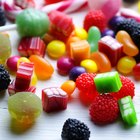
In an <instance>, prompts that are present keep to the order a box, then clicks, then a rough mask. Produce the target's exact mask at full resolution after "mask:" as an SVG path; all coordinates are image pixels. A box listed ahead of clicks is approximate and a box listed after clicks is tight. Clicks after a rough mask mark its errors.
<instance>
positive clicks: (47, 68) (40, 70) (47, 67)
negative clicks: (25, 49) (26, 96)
mask: <svg viewBox="0 0 140 140" xmlns="http://www.w3.org/2000/svg"><path fill="white" fill-rule="evenodd" d="M29 60H30V61H31V62H33V63H34V66H35V73H36V75H37V78H38V79H40V80H46V79H48V78H50V77H51V76H52V74H53V72H54V68H53V67H52V65H51V64H50V63H49V62H48V61H47V60H45V59H43V58H42V57H40V56H38V55H31V56H30V57H29Z"/></svg>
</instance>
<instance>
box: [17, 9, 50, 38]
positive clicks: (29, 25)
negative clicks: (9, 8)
mask: <svg viewBox="0 0 140 140" xmlns="http://www.w3.org/2000/svg"><path fill="white" fill-rule="evenodd" d="M16 24H17V29H18V32H19V34H20V35H21V36H22V37H24V36H42V35H43V34H45V33H46V32H47V31H48V28H49V19H48V17H47V15H46V14H45V13H44V12H41V11H39V10H35V9H26V10H24V11H23V12H21V13H20V14H19V15H18V16H17V17H16Z"/></svg>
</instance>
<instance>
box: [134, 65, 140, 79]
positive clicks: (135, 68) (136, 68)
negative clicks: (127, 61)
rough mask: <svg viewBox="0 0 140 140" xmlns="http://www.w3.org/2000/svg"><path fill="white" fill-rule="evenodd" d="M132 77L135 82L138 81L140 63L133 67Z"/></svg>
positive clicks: (139, 77)
mask: <svg viewBox="0 0 140 140" xmlns="http://www.w3.org/2000/svg"><path fill="white" fill-rule="evenodd" d="M133 75H134V77H135V79H136V80H140V63H138V64H136V65H135V66H134V68H133Z"/></svg>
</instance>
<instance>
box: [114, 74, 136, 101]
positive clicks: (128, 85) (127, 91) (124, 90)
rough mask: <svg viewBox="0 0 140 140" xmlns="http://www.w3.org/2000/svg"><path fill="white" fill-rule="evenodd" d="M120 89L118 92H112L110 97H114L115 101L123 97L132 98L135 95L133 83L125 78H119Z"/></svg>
mask: <svg viewBox="0 0 140 140" xmlns="http://www.w3.org/2000/svg"><path fill="white" fill-rule="evenodd" d="M120 79H121V82H122V87H121V89H120V90H119V91H118V92H113V93H111V95H112V96H113V97H115V98H116V99H117V100H119V99H121V98H123V97H125V96H129V95H130V96H131V97H132V98H133V97H134V95H135V85H134V83H133V82H132V81H131V80H130V79H129V78H127V77H125V76H120Z"/></svg>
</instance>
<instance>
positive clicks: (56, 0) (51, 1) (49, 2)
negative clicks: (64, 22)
mask: <svg viewBox="0 0 140 140" xmlns="http://www.w3.org/2000/svg"><path fill="white" fill-rule="evenodd" d="M60 1H62V0H45V2H46V4H52V3H56V2H60Z"/></svg>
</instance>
